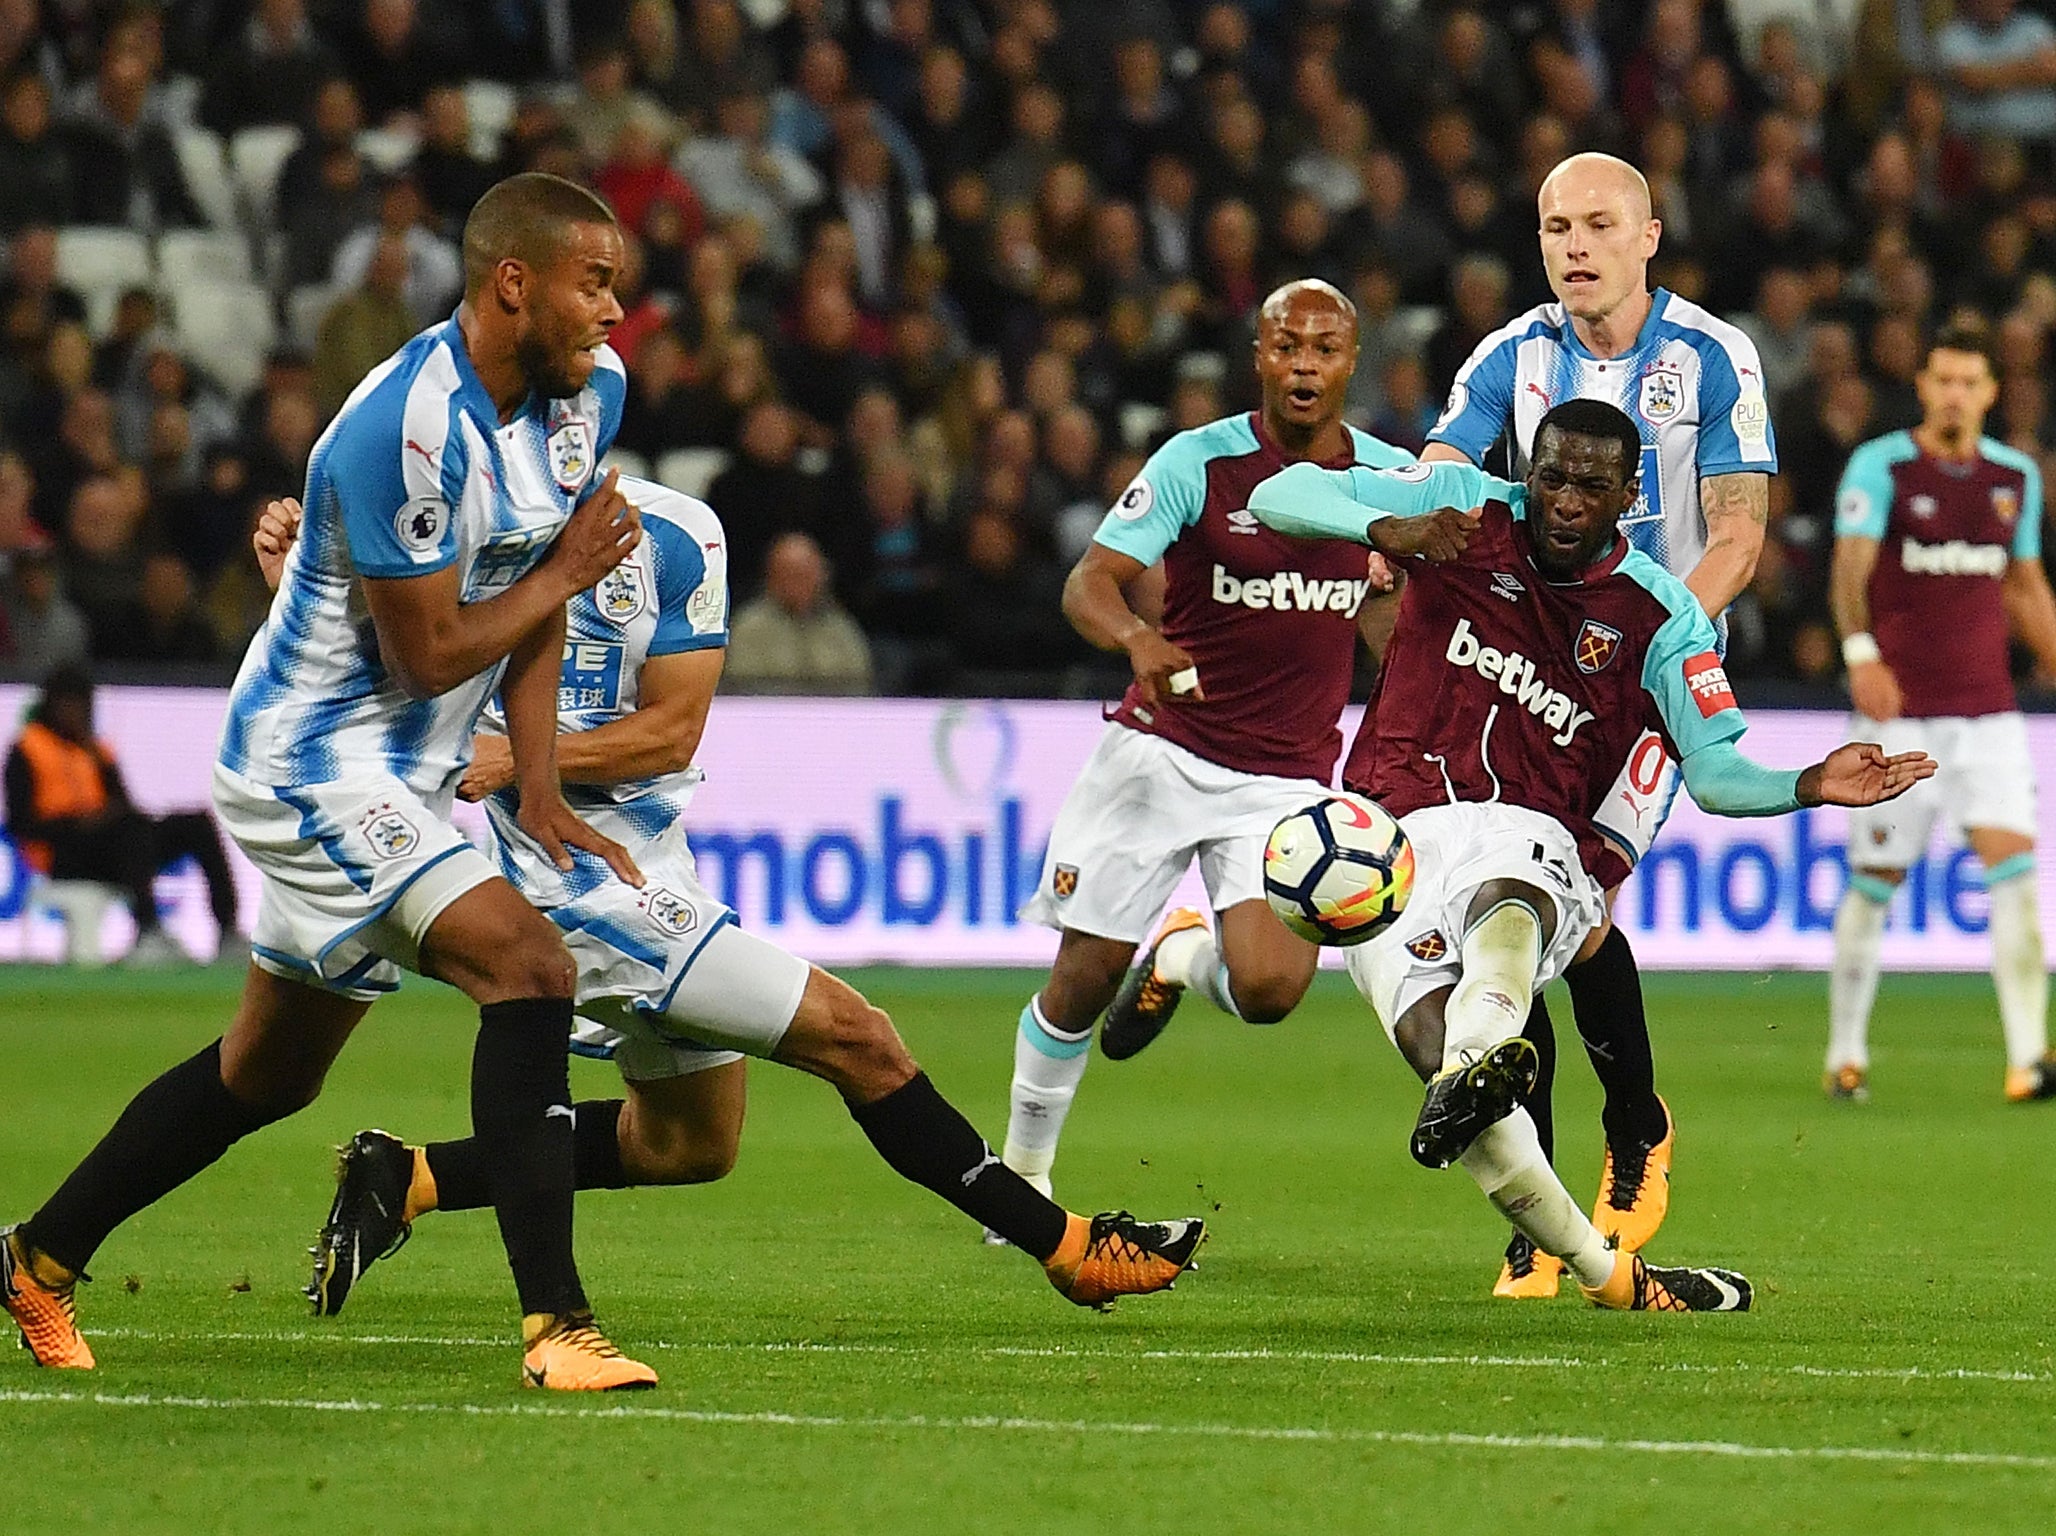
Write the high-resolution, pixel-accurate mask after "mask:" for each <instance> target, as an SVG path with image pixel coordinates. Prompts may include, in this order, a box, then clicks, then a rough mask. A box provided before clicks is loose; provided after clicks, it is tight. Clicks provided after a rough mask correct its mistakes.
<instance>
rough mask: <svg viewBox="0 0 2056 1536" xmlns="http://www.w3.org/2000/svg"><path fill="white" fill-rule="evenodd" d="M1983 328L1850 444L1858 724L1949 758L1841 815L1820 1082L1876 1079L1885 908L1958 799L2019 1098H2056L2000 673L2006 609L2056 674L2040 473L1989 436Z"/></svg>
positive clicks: (1850, 650)
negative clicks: (1985, 908)
mask: <svg viewBox="0 0 2056 1536" xmlns="http://www.w3.org/2000/svg"><path fill="white" fill-rule="evenodd" d="M1985 345H1986V344H1985V339H1984V337H1983V335H1982V334H1981V333H1979V332H1976V331H1970V330H1964V329H1960V328H1952V329H1948V330H1944V331H1942V332H1941V333H1940V334H1939V335H1937V336H1936V337H1935V339H1934V342H1933V343H1932V344H1931V345H1930V346H1929V348H1928V355H1927V361H1926V364H1925V365H1924V366H1923V367H1922V369H1921V371H1920V374H1919V377H1918V378H1917V379H1916V380H1915V384H1916V386H1917V388H1918V390H1919V392H1920V404H1921V422H1920V425H1919V426H1917V427H1915V428H1914V429H1913V430H1912V431H1910V432H1893V433H1890V434H1888V435H1886V436H1884V437H1879V438H1873V439H1872V440H1871V441H1870V442H1867V443H1861V444H1859V445H1858V446H1857V448H1856V451H1855V452H1854V453H1852V454H1850V455H1849V464H1848V467H1847V468H1846V469H1844V470H1843V472H1842V487H1841V492H1840V495H1839V497H1838V500H1837V505H1836V510H1835V558H1834V565H1833V568H1832V574H1831V576H1830V578H1829V596H1830V598H1831V600H1832V603H1833V606H1834V612H1835V623H1836V625H1837V627H1839V628H1840V629H1841V631H1842V656H1843V659H1844V660H1845V661H1846V663H1847V664H1848V667H1849V693H1850V697H1851V698H1852V699H1853V701H1854V702H1855V705H1856V719H1855V721H1854V729H1855V730H1856V731H1857V732H1858V733H1860V734H1863V735H1875V736H1876V737H1877V739H1878V740H1879V741H1882V742H1883V743H1885V744H1886V745H1887V746H1891V747H1898V748H1900V749H1902V750H1904V749H1909V748H1913V747H1919V748H1922V749H1924V750H1926V751H1928V752H1930V753H1932V754H1933V755H1934V756H1935V758H1936V760H1937V761H1938V762H1940V763H1941V765H1942V767H1941V773H1940V775H1939V776H1938V777H1937V778H1936V780H1935V782H1934V784H1933V785H1932V786H1931V787H1930V788H1928V789H1924V790H1919V791H1916V792H1915V794H1914V795H1913V796H1912V797H1911V798H1909V799H1908V800H1907V801H1906V802H1905V803H1904V804H1903V805H1896V806H1893V807H1892V808H1891V810H1890V811H1859V812H1857V813H1856V814H1855V815H1853V816H1851V817H1850V818H1849V866H1850V868H1849V887H1848V889H1847V890H1846V891H1844V892H1843V894H1842V903H1841V905H1840V907H1838V908H1837V909H1836V912H1835V968H1834V971H1833V973H1832V979H1831V981H1830V983H1829V987H1828V1030H1829V1033H1828V1052H1827V1076H1826V1088H1827V1092H1828V1094H1829V1095H1830V1096H1831V1097H1834V1098H1845V1099H1862V1098H1867V1097H1869V1093H1870V1086H1869V1076H1870V1042H1869V1038H1868V1037H1869V1033H1870V1009H1871V1004H1872V1003H1873V1002H1874V1001H1875V1000H1876V998H1877V988H1878V949H1879V945H1880V944H1881V942H1882V940H1883V937H1884V927H1885V907H1886V905H1887V904H1888V903H1889V902H1890V901H1891V899H1892V892H1893V891H1895V890H1896V889H1898V886H1899V883H1900V881H1902V880H1903V879H1905V878H1906V867H1907V865H1909V864H1911V863H1912V862H1913V861H1914V860H1916V859H1918V858H1919V857H1920V856H1921V855H1922V854H1923V853H1924V852H1925V851H1926V850H1927V844H1928V834H1929V832H1930V831H1931V830H1932V829H1933V826H1934V820H1935V814H1936V812H1938V811H1942V810H1946V811H1947V812H1948V815H1949V819H1950V821H1951V822H1952V823H1954V824H1955V825H1956V826H1958V827H1960V828H1962V830H1963V835H1964V837H1965V839H1966V840H1967V841H1968V842H1969V844H1970V847H1971V851H1972V852H1974V853H1975V854H1976V855H1977V857H1978V862H1979V863H1980V864H1982V865H1983V866H1984V870H1985V889H1986V890H1987V891H1989V892H1990V893H1991V901H1992V908H1991V931H1992V986H1993V990H1994V991H1995V992H1997V994H1998V998H1999V1025H2000V1030H2001V1033H2002V1034H2003V1035H2004V1037H2005V1042H2006V1078H2005V1085H2004V1092H2005V1095H2006V1097H2007V1099H2009V1100H2010V1101H2012V1102H2014V1103H2022V1102H2025V1101H2028V1100H2033V1099H2046V1098H2051V1097H2056V1059H2052V1058H2051V1057H2050V1055H2049V1030H2048V1011H2049V973H2048V971H2047V970H2046V969H2044V966H2043V960H2042V925H2041V916H2040V914H2039V913H2038V912H2037V910H2036V903H2035V774H2034V764H2033V763H2032V762H2031V761H2030V760H2029V758H2028V744H2027V724H2026V722H2025V721H2024V720H2022V718H2021V715H2020V706H2019V705H2018V703H2017V702H2016V701H2015V699H2014V697H2013V678H2012V674H2011V673H2010V672H2009V670H2008V668H2007V655H2006V642H2007V630H2008V620H2009V619H2010V620H2011V621H2012V627H2013V628H2014V629H2015V630H2017V631H2018V632H2019V634H2020V636H2021V637H2022V638H2023V639H2024V640H2026V641H2027V643H2028V644H2029V646H2030V647H2032V648H2033V650H2034V653H2035V658H2036V660H2037V661H2039V662H2040V663H2041V666H2042V670H2043V672H2044V674H2056V598H2052V597H2051V595H2050V592H2049V578H2048V575H2047V574H2046V573H2045V572H2044V571H2043V569H2042V558H2041V557H2042V474H2041V471H2040V470H2039V469H2037V468H2036V467H2035V461H2034V460H2033V459H2031V458H2029V457H2028V456H2027V455H2026V454H2024V453H2019V452H2016V451H2015V450H2014V449H2012V448H2009V447H2007V446H2006V445H2005V444H2003V443H1995V442H1993V441H1992V440H1991V439H1990V438H1987V437H1984V436H1982V435H1981V433H1982V431H1983V429H1984V421H1985V413H1986V412H1987V411H1989V410H1990V409H1991V408H1992V403H1993V401H1994V400H1995V399H1997V397H1998V393H1999V383H1998V380H1997V379H1996V378H1994V377H1993V375H1992V363H1991V358H1990V356H1989V355H1988V354H1987V352H1986V350H1985Z"/></svg>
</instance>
